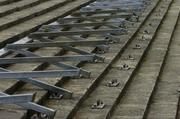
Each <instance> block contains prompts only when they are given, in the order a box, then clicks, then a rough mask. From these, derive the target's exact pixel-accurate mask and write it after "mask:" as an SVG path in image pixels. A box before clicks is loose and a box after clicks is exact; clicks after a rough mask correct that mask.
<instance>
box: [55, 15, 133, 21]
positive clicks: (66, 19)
mask: <svg viewBox="0 0 180 119" xmlns="http://www.w3.org/2000/svg"><path fill="white" fill-rule="evenodd" d="M130 15H132V14H121V15H103V16H101V15H100V16H81V17H68V18H59V19H58V20H57V22H59V23H63V22H64V21H74V20H88V19H113V18H128V17H129V16H130Z"/></svg>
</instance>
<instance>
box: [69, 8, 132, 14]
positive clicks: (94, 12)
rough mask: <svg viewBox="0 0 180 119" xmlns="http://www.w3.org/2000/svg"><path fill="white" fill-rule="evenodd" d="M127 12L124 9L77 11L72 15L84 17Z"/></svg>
mask: <svg viewBox="0 0 180 119" xmlns="http://www.w3.org/2000/svg"><path fill="white" fill-rule="evenodd" d="M128 11H129V10H124V9H104V10H97V11H77V12H74V13H72V15H84V14H102V13H106V14H107V13H110V14H113V13H117V12H126V13H127V12H128Z"/></svg>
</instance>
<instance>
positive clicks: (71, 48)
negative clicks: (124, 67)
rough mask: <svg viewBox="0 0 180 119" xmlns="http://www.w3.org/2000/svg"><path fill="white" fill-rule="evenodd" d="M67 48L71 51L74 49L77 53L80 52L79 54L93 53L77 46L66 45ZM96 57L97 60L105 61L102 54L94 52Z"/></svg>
mask: <svg viewBox="0 0 180 119" xmlns="http://www.w3.org/2000/svg"><path fill="white" fill-rule="evenodd" d="M64 49H65V50H70V51H73V52H76V53H79V54H82V55H89V54H92V53H89V52H86V51H84V50H80V49H77V48H75V47H71V46H66V47H64ZM94 57H95V58H96V60H99V61H104V60H105V58H104V57H102V56H99V55H97V54H94Z"/></svg>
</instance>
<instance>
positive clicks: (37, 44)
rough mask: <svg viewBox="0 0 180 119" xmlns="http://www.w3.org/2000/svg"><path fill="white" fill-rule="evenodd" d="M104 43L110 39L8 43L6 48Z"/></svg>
mask: <svg viewBox="0 0 180 119" xmlns="http://www.w3.org/2000/svg"><path fill="white" fill-rule="evenodd" d="M104 44H108V40H96V41H90V40H89V41H72V42H43V43H42V42H41V43H26V44H7V45H6V47H5V48H7V49H9V48H10V49H23V48H42V47H64V46H96V45H104Z"/></svg>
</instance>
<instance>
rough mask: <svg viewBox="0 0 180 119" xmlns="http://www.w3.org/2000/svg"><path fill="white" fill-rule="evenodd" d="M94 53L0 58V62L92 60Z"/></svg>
mask: <svg viewBox="0 0 180 119" xmlns="http://www.w3.org/2000/svg"><path fill="white" fill-rule="evenodd" d="M94 60H95V57H94V55H72V56H53V57H16V58H0V64H14V63H39V62H40V63H41V62H48V63H55V62H62V61H94Z"/></svg>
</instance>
